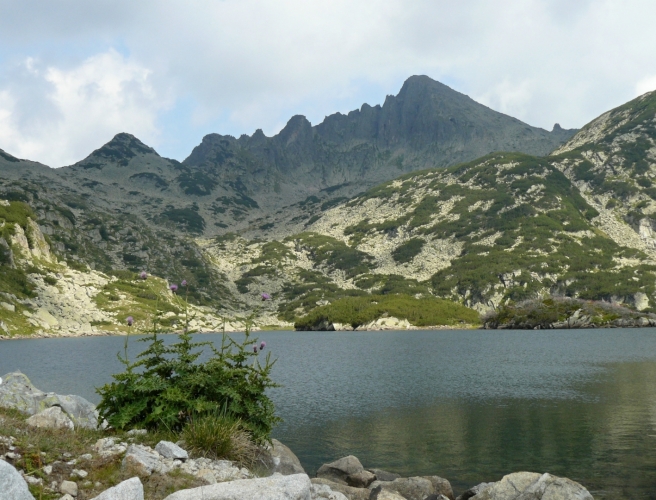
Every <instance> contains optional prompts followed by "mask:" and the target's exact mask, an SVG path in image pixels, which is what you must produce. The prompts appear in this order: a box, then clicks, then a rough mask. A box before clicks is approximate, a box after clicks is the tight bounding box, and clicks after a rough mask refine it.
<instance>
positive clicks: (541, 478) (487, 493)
mask: <svg viewBox="0 0 656 500" xmlns="http://www.w3.org/2000/svg"><path fill="white" fill-rule="evenodd" d="M470 498H473V499H474V500H593V498H592V495H591V494H590V492H589V491H588V490H586V489H585V488H584V487H583V486H581V485H580V484H579V483H577V482H576V481H572V480H571V479H567V478H563V477H556V476H552V475H551V474H548V473H545V474H537V473H535V472H515V473H512V474H508V475H507V476H504V477H503V478H502V479H501V480H500V481H498V482H496V483H492V484H491V485H488V486H487V487H485V488H483V489H482V490H481V491H480V492H479V493H478V494H476V495H475V496H473V497H470Z"/></svg>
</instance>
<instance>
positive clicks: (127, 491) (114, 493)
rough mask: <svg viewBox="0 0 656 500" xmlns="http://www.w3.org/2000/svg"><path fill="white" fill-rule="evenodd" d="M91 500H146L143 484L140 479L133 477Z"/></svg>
mask: <svg viewBox="0 0 656 500" xmlns="http://www.w3.org/2000/svg"><path fill="white" fill-rule="evenodd" d="M91 500H144V489H143V484H141V480H140V479H139V478H138V477H133V478H131V479H128V480H126V481H123V482H122V483H119V484H117V485H116V486H114V487H113V488H109V489H108V490H105V491H103V492H102V493H101V494H100V495H98V496H97V497H94V498H92V499H91Z"/></svg>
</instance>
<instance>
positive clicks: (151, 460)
mask: <svg viewBox="0 0 656 500" xmlns="http://www.w3.org/2000/svg"><path fill="white" fill-rule="evenodd" d="M159 458H160V456H159V453H157V452H155V451H152V450H151V449H150V448H147V447H146V446H140V445H137V444H131V445H130V446H129V447H128V450H127V452H126V454H125V457H124V458H123V462H121V468H123V469H132V470H133V471H134V472H135V473H137V474H139V475H144V476H150V475H151V474H152V473H153V471H154V470H156V469H157V468H158V466H159Z"/></svg>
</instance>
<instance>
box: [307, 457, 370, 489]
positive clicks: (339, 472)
mask: <svg viewBox="0 0 656 500" xmlns="http://www.w3.org/2000/svg"><path fill="white" fill-rule="evenodd" d="M363 470H364V467H362V464H361V463H360V460H358V459H357V458H356V457H354V456H353V455H349V456H347V457H343V458H340V459H339V460H335V461H334V462H331V463H329V464H323V465H322V466H321V467H319V470H318V471H317V477H320V478H323V479H328V480H330V481H334V482H336V483H339V484H344V485H348V483H347V481H346V478H347V477H348V476H351V475H354V474H357V473H359V472H362V471H363Z"/></svg>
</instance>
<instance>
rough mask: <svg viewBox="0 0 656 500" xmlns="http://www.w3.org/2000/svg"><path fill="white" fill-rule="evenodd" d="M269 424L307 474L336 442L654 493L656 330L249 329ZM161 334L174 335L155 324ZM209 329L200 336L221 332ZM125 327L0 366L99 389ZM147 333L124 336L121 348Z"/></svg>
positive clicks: (450, 475)
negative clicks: (272, 416)
mask: <svg viewBox="0 0 656 500" xmlns="http://www.w3.org/2000/svg"><path fill="white" fill-rule="evenodd" d="M258 336H259V338H260V339H261V340H266V342H267V349H269V350H271V351H273V354H274V356H276V357H277V358H278V361H277V363H276V365H275V367H274V370H273V379H274V380H275V381H277V382H279V383H281V384H282V385H283V387H281V388H279V389H276V390H273V391H272V392H271V397H272V399H273V400H274V402H275V404H276V408H277V411H278V413H279V415H280V416H281V417H282V418H283V419H284V420H285V421H284V423H283V424H281V425H280V426H278V427H277V428H276V430H275V432H274V437H277V438H278V439H280V440H281V441H282V442H284V443H285V444H287V445H288V446H289V447H290V448H291V449H292V450H293V451H294V452H295V453H296V454H297V455H298V457H299V458H300V460H301V462H302V463H303V465H304V467H305V468H306V470H307V471H308V473H310V474H312V473H314V472H315V471H316V469H317V468H318V467H319V466H320V465H321V464H322V463H325V462H328V461H332V460H334V459H336V458H339V457H341V456H344V455H347V454H353V455H356V456H357V457H358V458H360V460H361V461H362V462H363V464H364V465H365V466H369V467H378V468H383V469H388V470H391V471H394V472H398V473H401V474H403V475H425V474H437V475H440V476H442V477H446V478H447V479H449V480H450V481H451V482H452V484H453V486H454V489H456V490H457V492H461V491H462V490H463V489H465V488H467V487H469V486H472V485H474V484H477V483H479V482H481V481H494V480H498V479H499V478H500V477H501V476H503V475H504V474H507V473H509V472H513V471H520V470H530V471H535V472H550V473H552V474H556V475H562V476H566V477H569V478H571V479H574V480H576V481H579V482H581V483H582V484H583V485H584V486H586V487H587V488H588V489H589V490H590V491H591V492H592V493H593V495H594V496H595V498H603V499H610V498H618V497H621V498H632V499H633V498H635V499H656V329H612V330H552V331H544V330H543V331H482V330H474V331H408V332H312V333H307V332H259V335H258ZM164 337H165V339H166V340H167V342H168V341H173V340H175V337H174V336H164ZM220 338H221V336H220V335H213V334H206V335H203V336H202V340H212V341H215V342H217V343H220ZM123 341H124V339H123V338H122V337H85V338H64V339H39V340H14V341H6V342H0V375H1V374H4V373H7V372H10V371H14V370H17V369H20V370H21V371H22V372H23V373H25V374H27V375H28V376H29V377H30V379H31V380H32V382H33V383H34V384H35V385H36V386H37V387H39V388H40V389H42V390H45V391H54V392H58V393H61V394H79V395H81V396H84V397H85V398H87V399H89V400H90V401H93V402H98V397H97V395H96V394H95V392H94V387H97V386H100V385H102V384H104V383H106V382H109V381H111V374H112V373H115V372H117V371H120V370H121V369H122V366H121V365H120V363H119V362H118V361H117V359H116V353H117V352H118V351H119V350H122V347H123ZM143 347H144V344H143V343H140V342H136V338H135V337H132V338H131V339H130V354H131V356H133V355H135V354H136V353H137V352H139V351H140V350H141V349H143Z"/></svg>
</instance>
